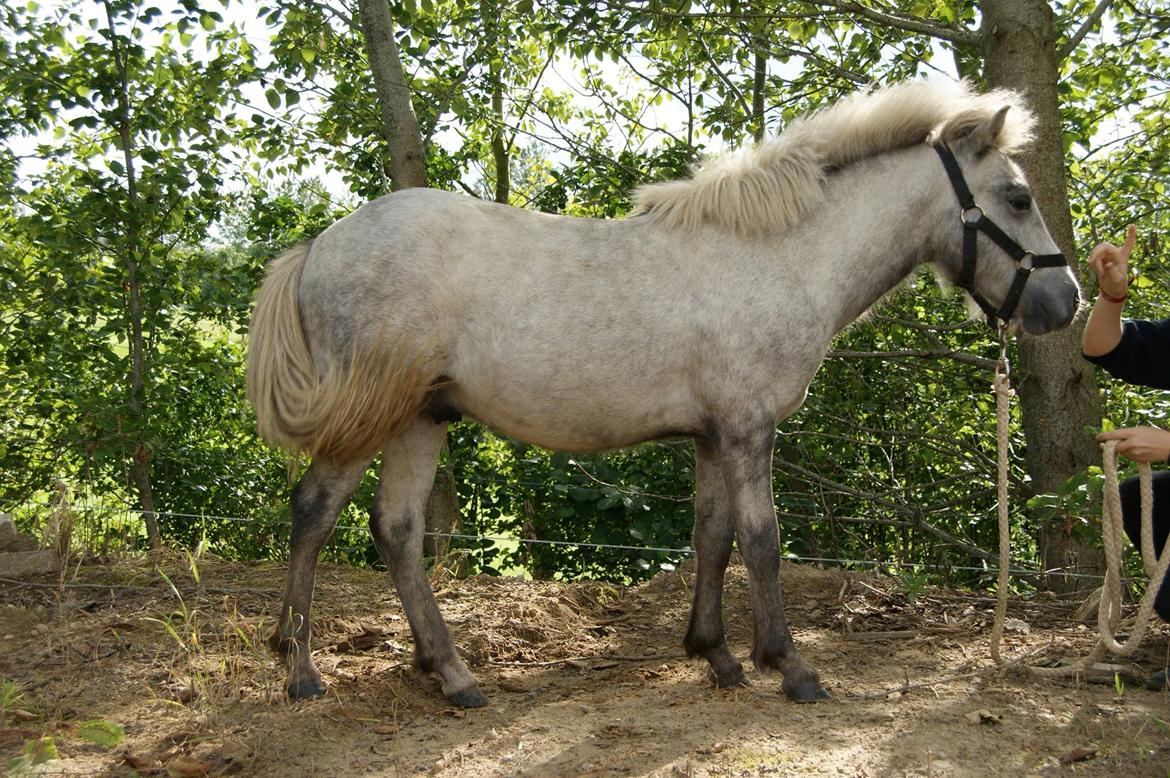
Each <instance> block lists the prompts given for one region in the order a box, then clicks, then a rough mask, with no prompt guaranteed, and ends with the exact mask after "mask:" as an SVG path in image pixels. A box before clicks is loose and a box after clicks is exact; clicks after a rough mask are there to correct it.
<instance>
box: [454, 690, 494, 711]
mask: <svg viewBox="0 0 1170 778" xmlns="http://www.w3.org/2000/svg"><path fill="white" fill-rule="evenodd" d="M447 699H448V700H449V701H450V702H451V704H452V705H454V706H456V707H458V708H482V707H483V706H484V705H487V704H488V701H487V697H484V696H483V692H481V691H480V690H479V689H477V688H476V687H474V686H472V687H470V688H467V689H462V690H460V691H457V692H454V693H452V694H448V695H447Z"/></svg>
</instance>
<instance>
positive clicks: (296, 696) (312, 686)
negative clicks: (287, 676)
mask: <svg viewBox="0 0 1170 778" xmlns="http://www.w3.org/2000/svg"><path fill="white" fill-rule="evenodd" d="M285 692H286V693H287V694H288V698H289V699H290V700H293V701H296V700H311V699H313V698H314V697H320V696H321V695H323V694H324V693H325V684H324V683H323V682H322V681H321V679H320V678H306V679H304V680H301V681H297V682H296V683H290V684H289V685H288V686H287V687H285Z"/></svg>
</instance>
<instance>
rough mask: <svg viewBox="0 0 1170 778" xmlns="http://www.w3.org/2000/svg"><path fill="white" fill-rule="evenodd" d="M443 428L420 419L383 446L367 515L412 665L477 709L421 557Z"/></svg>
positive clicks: (478, 698) (477, 698) (480, 699)
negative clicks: (403, 623) (402, 614)
mask: <svg viewBox="0 0 1170 778" xmlns="http://www.w3.org/2000/svg"><path fill="white" fill-rule="evenodd" d="M446 431H447V425H446V423H440V424H436V423H435V422H433V421H431V420H429V419H425V418H420V419H419V420H418V421H416V422H415V424H414V426H413V427H411V428H410V429H409V430H407V431H406V432H405V433H403V434H402V435H400V436H398V437H396V438H394V439H393V440H391V441H390V442H389V443H387V444H386V447H385V448H383V449H382V474H381V478H380V480H379V483H378V495H377V497H376V498H375V500H374V511H373V513H372V514H371V515H370V532H371V534H372V535H373V536H374V545H375V546H376V547H377V549H378V554H379V555H380V556H381V557H382V561H383V562H384V563H385V564H386V567H387V568H388V569H389V570H390V575H391V577H392V578H393V579H394V586H395V588H396V589H397V590H398V598H399V600H401V601H402V608H403V610H405V611H406V618H407V620H408V621H409V622H410V632H411V634H412V635H413V637H414V664H415V667H417V668H418V669H419V670H420V671H422V672H424V673H438V675H439V676H440V677H441V678H442V679H443V687H442V688H443V695H444V696H445V697H446V698H447V699H448V700H450V701H451V703H452V704H454V705H458V706H459V707H461V708H477V707H479V706H481V705H486V704H487V698H486V697H484V696H483V693H482V692H481V691H480V690H479V685H478V684H477V683H476V681H475V677H474V676H473V675H472V674H471V671H470V670H468V669H467V665H466V664H464V662H463V660H462V659H461V658H460V657H459V653H458V652H457V651H456V650H455V645H454V643H452V642H451V635H450V633H449V632H448V631H447V625H446V623H445V622H444V621H443V614H442V613H440V612H439V606H438V604H437V603H436V602H435V595H434V593H433V592H432V591H431V585H430V583H429V582H428V581H427V574H426V568H425V567H423V560H422V552H423V535H424V532H425V529H426V522H425V517H424V514H423V511H424V509H425V506H426V500H427V495H428V494H430V491H431V486H432V484H433V483H434V480H435V467H436V465H437V464H438V458H439V450H440V449H441V448H442V446H443V440H444V438H445V436H446Z"/></svg>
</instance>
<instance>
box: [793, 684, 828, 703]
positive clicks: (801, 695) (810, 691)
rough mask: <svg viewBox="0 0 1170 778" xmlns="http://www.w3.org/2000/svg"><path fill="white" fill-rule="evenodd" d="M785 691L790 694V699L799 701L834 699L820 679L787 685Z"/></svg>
mask: <svg viewBox="0 0 1170 778" xmlns="http://www.w3.org/2000/svg"><path fill="white" fill-rule="evenodd" d="M784 693H785V694H787V695H788V699H790V700H792V701H793V702H799V703H807V702H820V701H821V700H831V699H833V696H832V695H831V694H829V693H828V692H827V691H826V690H825V687H823V686H821V684H820V682H818V681H811V682H810V681H805V682H803V683H797V684H793V685H792V686H791V687H789V686H785V687H784Z"/></svg>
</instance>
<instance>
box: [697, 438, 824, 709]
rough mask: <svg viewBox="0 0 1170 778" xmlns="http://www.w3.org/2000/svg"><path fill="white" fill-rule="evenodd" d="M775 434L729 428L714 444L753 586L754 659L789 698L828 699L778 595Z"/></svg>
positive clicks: (803, 700) (804, 700) (778, 549)
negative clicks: (778, 678)
mask: <svg viewBox="0 0 1170 778" xmlns="http://www.w3.org/2000/svg"><path fill="white" fill-rule="evenodd" d="M775 435H776V432H775V429H774V428H773V427H772V425H771V424H770V423H769V424H768V425H767V426H765V427H762V428H761V427H760V425H758V424H757V425H752V426H748V425H743V426H740V427H735V426H729V427H727V428H724V429H722V430H721V431H720V435H719V437H718V441H717V443H716V446H717V449H718V451H719V459H720V463H721V464H722V467H723V477H724V481H725V484H726V487H727V493H728V497H729V499H730V502H731V505H732V510H733V513H734V516H735V525H736V535H737V537H738V541H739V551H740V554H742V555H743V559H744V564H745V565H746V566H747V570H748V581H749V584H750V587H751V601H752V612H753V614H754V615H755V630H754V636H753V641H752V653H751V659H752V662H753V664H755V666H756V669H757V670H759V671H761V672H766V671H768V670H779V671H780V673H781V675H782V676H783V678H784V680H783V684H782V686H783V689H784V692H785V693H786V694H787V695H788V696H789V698H791V699H793V700H795V701H797V702H815V701H817V700H823V699H827V698H828V697H829V693H828V692H827V691H825V688H824V687H823V686H821V680H820V677H819V676H818V675H817V671H816V670H814V669H813V668H812V667H811V666H810V665H809V664H808V663H807V662H805V661H804V659H803V658H802V657H801V656H800V652H799V651H798V650H797V649H796V645H795V643H794V642H793V640H792V633H791V632H790V631H789V629H788V619H786V618H785V617H784V603H783V599H782V597H781V594H780V536H779V532H778V531H777V527H776V508H775V505H774V504H773V502H772V444H773V441H774V439H775Z"/></svg>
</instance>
